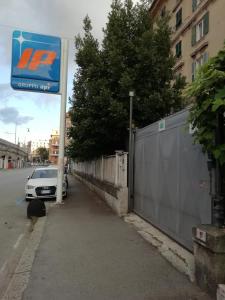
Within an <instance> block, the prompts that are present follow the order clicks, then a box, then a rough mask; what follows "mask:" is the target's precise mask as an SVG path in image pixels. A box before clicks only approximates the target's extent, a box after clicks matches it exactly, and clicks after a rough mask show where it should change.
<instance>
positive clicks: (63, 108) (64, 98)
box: [56, 39, 69, 204]
mask: <svg viewBox="0 0 225 300" xmlns="http://www.w3.org/2000/svg"><path fill="white" fill-rule="evenodd" d="M61 42H62V46H61V54H62V60H61V62H62V63H61V68H62V69H61V80H60V81H61V109H60V129H59V156H58V179H57V198H56V203H57V204H61V203H62V190H63V178H64V147H65V125H66V101H67V72H68V48H69V47H68V40H66V39H62V40H61Z"/></svg>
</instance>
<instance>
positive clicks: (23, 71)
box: [11, 30, 61, 93]
mask: <svg viewBox="0 0 225 300" xmlns="http://www.w3.org/2000/svg"><path fill="white" fill-rule="evenodd" d="M60 60H61V39H60V38H58V37H53V36H47V35H40V34H36V33H30V32H23V31H18V30H16V31H14V32H13V41H12V71H11V86H12V88H13V89H19V90H26V91H35V92H44V93H58V92H59V90H60Z"/></svg>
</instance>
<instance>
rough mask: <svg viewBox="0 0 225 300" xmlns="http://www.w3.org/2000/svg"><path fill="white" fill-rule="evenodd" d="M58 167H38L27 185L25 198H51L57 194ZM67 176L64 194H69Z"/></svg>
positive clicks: (64, 195)
mask: <svg viewBox="0 0 225 300" xmlns="http://www.w3.org/2000/svg"><path fill="white" fill-rule="evenodd" d="M57 174H58V168H57V167H44V168H43V167H42V168H41V167H40V168H36V169H35V170H34V172H33V173H32V175H31V176H29V177H28V181H27V183H26V186H25V194H26V196H25V198H26V200H31V199H34V198H43V199H47V198H48V199H51V198H56V195H57V192H56V190H57ZM67 186H68V184H67V178H66V176H64V180H63V192H62V196H63V197H64V198H65V197H66V196H67Z"/></svg>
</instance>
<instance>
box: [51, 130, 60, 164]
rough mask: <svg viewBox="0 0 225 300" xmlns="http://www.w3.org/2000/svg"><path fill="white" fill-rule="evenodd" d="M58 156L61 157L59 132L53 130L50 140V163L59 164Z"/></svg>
mask: <svg viewBox="0 0 225 300" xmlns="http://www.w3.org/2000/svg"><path fill="white" fill-rule="evenodd" d="M58 156H59V131H58V130H52V134H51V138H50V140H49V161H50V162H51V163H53V164H57V163H58Z"/></svg>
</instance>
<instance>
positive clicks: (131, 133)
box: [128, 90, 134, 211]
mask: <svg viewBox="0 0 225 300" xmlns="http://www.w3.org/2000/svg"><path fill="white" fill-rule="evenodd" d="M129 96H130V120H129V121H130V122H129V123H130V125H129V178H128V209H129V211H131V210H132V208H133V199H132V197H133V195H132V190H133V143H132V135H133V132H132V123H133V97H134V91H132V90H131V91H129Z"/></svg>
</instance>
